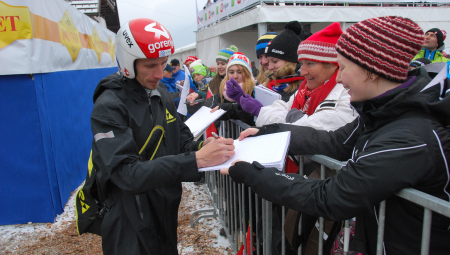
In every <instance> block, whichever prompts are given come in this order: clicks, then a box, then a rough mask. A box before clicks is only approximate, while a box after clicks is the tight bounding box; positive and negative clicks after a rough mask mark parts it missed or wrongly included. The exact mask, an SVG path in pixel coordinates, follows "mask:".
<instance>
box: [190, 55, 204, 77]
mask: <svg viewBox="0 0 450 255" xmlns="http://www.w3.org/2000/svg"><path fill="white" fill-rule="evenodd" d="M189 68H190V70H191V74H192V77H193V76H194V74H201V75H203V76H206V75H207V74H208V72H207V71H206V66H204V65H203V64H202V60H201V59H199V60H195V61H194V62H192V64H191V65H190V66H189Z"/></svg>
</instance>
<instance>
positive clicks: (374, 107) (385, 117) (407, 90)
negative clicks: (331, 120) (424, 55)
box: [351, 68, 439, 124]
mask: <svg viewBox="0 0 450 255" xmlns="http://www.w3.org/2000/svg"><path fill="white" fill-rule="evenodd" d="M409 75H410V76H417V77H416V79H415V80H414V81H413V82H412V84H411V85H410V86H399V87H397V88H395V89H393V90H391V91H390V92H389V93H385V94H384V95H382V96H379V97H375V98H372V99H369V100H366V101H363V102H351V105H352V106H353V108H354V109H355V110H356V111H357V112H358V113H359V115H360V116H361V117H362V118H363V119H365V120H368V121H370V122H372V123H373V122H375V121H377V122H379V123H381V124H382V123H385V122H390V121H391V120H392V118H397V117H399V116H401V115H403V114H405V113H407V112H410V111H421V112H425V113H428V114H432V113H431V112H430V111H431V110H430V109H429V107H428V105H430V104H434V103H435V101H436V100H437V101H439V98H438V93H436V91H433V90H439V88H433V89H431V90H429V91H424V92H421V90H422V89H423V88H424V87H425V86H426V85H427V84H428V83H429V82H430V81H431V78H430V76H429V75H428V73H427V71H426V70H425V69H424V68H418V69H416V70H415V71H413V72H410V73H409Z"/></svg>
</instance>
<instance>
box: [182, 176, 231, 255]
mask: <svg viewBox="0 0 450 255" xmlns="http://www.w3.org/2000/svg"><path fill="white" fill-rule="evenodd" d="M201 209H212V201H211V198H210V196H209V191H208V189H207V187H206V185H205V184H203V185H199V186H196V185H194V184H193V183H183V200H182V202H181V206H180V212H179V216H178V218H179V220H178V222H179V226H183V225H186V230H185V232H186V235H183V234H180V233H178V238H179V244H178V251H179V254H180V255H183V254H195V253H198V252H200V250H201V252H200V253H201V254H217V253H214V251H216V252H217V251H220V252H221V254H233V250H232V248H231V244H230V242H229V241H228V239H227V238H225V237H223V236H221V235H220V234H219V232H220V229H221V228H222V224H221V223H220V221H219V220H218V219H217V218H204V219H200V220H199V222H198V223H197V224H196V225H195V226H194V228H193V229H192V228H191V227H190V215H191V214H192V213H193V212H195V211H197V210H201ZM204 214H211V213H204ZM204 214H199V215H197V217H198V216H201V215H204ZM183 215H186V216H188V217H186V219H184V217H183ZM187 219H189V221H188V222H185V221H186V220H187ZM195 234H197V236H198V235H199V234H200V235H202V234H203V235H204V236H203V237H204V238H202V239H206V240H200V242H195V240H192V236H194V238H195V237H196V236H195ZM193 241H194V242H193ZM197 241H198V240H197ZM202 241H205V242H204V243H202ZM205 247H211V248H212V249H211V251H209V250H208V249H205ZM202 248H203V249H202ZM208 252H211V253H208Z"/></svg>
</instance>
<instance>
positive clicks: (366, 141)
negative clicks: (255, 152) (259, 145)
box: [229, 68, 450, 255]
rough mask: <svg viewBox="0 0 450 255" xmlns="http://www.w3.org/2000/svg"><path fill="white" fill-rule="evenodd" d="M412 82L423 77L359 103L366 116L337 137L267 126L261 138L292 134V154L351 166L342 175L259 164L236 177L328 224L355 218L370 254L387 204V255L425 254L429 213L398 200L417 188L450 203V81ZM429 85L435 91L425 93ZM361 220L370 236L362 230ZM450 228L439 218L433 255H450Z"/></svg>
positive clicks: (233, 172) (242, 167) (419, 74)
mask: <svg viewBox="0 0 450 255" xmlns="http://www.w3.org/2000/svg"><path fill="white" fill-rule="evenodd" d="M442 74H443V76H442ZM410 76H416V78H415V80H414V82H413V84H412V85H410V86H409V87H406V88H401V87H399V88H396V89H394V90H392V91H390V93H388V94H387V95H384V96H381V97H377V98H373V99H370V100H367V101H364V102H357V103H355V102H352V106H353V107H354V109H355V110H356V111H358V113H359V115H360V117H358V118H357V119H356V120H355V121H353V122H352V123H349V124H347V125H346V126H343V127H342V128H340V129H338V130H336V131H334V132H326V131H318V130H315V129H312V128H309V127H301V126H294V125H285V124H273V125H267V126H263V127H262V128H260V130H259V132H258V134H257V135H263V134H270V133H275V132H282V131H291V143H290V147H289V152H290V153H292V154H294V155H306V154H324V155H327V156H329V157H332V158H335V159H339V160H348V161H347V164H346V166H344V167H343V168H342V169H341V170H340V171H339V173H338V174H337V175H336V176H334V177H332V178H329V179H326V180H315V179H304V178H303V177H301V176H299V175H291V174H282V173H280V172H279V171H277V170H275V169H260V168H258V167H257V166H258V164H256V163H253V164H248V163H238V164H236V166H234V167H231V168H230V170H229V173H230V176H231V177H232V178H233V180H237V181H240V182H244V183H245V184H246V185H248V186H250V187H252V188H253V190H254V191H255V192H256V193H257V194H258V195H260V196H261V197H263V198H265V199H267V200H269V201H272V202H274V203H277V204H281V205H284V206H287V207H289V208H292V209H294V210H298V211H301V212H305V213H307V214H310V215H314V216H322V217H324V218H325V219H329V220H345V219H350V218H352V217H355V216H356V226H357V229H356V236H357V237H359V240H360V241H363V242H364V241H365V247H366V249H367V252H368V253H369V254H376V242H377V227H378V223H377V222H378V212H379V211H378V207H379V204H380V202H381V201H383V200H386V217H385V224H386V225H385V232H384V245H383V247H384V250H385V254H387V255H397V254H419V253H420V245H421V236H422V224H423V215H424V212H423V211H424V210H423V207H421V206H418V205H415V204H413V203H412V202H409V201H407V200H405V199H403V198H400V197H398V196H396V195H395V194H396V193H397V192H399V191H400V190H402V189H404V188H414V189H417V190H419V191H422V192H425V193H427V194H430V195H432V196H434V197H437V198H440V199H443V200H445V201H449V200H450V184H449V175H450V173H449V169H448V161H449V160H450V139H449V135H448V133H447V131H446V128H445V127H447V126H448V125H449V124H450V96H448V94H447V93H448V92H449V89H450V86H449V85H450V83H449V80H448V79H445V77H446V76H445V73H441V75H439V76H438V77H437V78H436V79H435V80H433V81H431V80H432V78H433V77H434V76H435V74H430V76H432V77H430V76H429V74H428V73H427V72H426V71H425V69H424V68H420V69H416V70H414V71H412V72H410ZM441 81H442V82H441ZM427 84H430V85H432V86H430V87H428V88H427V89H424V88H425V87H426V86H427ZM359 222H363V223H364V227H365V232H364V233H360V232H358V224H359ZM449 227H450V219H449V218H446V217H444V216H442V215H440V214H438V213H433V215H432V228H431V240H430V254H449V252H450V229H449ZM364 239H365V240H364Z"/></svg>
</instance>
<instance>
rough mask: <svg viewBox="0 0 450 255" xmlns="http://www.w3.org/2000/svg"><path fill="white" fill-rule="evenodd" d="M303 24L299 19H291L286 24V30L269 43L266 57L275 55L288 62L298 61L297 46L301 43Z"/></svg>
mask: <svg viewBox="0 0 450 255" xmlns="http://www.w3.org/2000/svg"><path fill="white" fill-rule="evenodd" d="M301 32H302V25H301V24H300V23H299V22H298V21H295V20H294V21H290V22H288V23H286V25H284V30H283V32H281V33H280V34H279V35H277V36H276V37H275V38H273V40H272V41H270V43H269V44H268V45H267V47H266V50H265V52H264V53H265V54H266V57H274V58H278V59H282V60H286V61H288V62H293V63H297V48H298V45H299V44H300V37H299V36H300V34H301Z"/></svg>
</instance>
